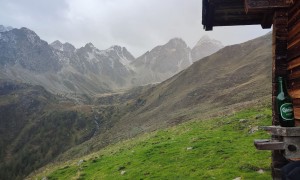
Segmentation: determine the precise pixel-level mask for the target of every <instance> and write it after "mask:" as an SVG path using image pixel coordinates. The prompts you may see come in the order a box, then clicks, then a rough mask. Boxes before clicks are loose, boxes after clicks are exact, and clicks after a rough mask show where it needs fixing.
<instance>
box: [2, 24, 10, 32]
mask: <svg viewBox="0 0 300 180" xmlns="http://www.w3.org/2000/svg"><path fill="white" fill-rule="evenodd" d="M12 29H13V27H11V26H7V27H5V26H3V25H0V32H5V31H10V30H12Z"/></svg>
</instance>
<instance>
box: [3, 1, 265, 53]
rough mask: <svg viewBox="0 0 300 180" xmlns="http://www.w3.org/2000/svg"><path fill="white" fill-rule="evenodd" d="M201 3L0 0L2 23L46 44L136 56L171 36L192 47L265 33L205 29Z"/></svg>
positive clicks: (257, 29)
mask: <svg viewBox="0 0 300 180" xmlns="http://www.w3.org/2000/svg"><path fill="white" fill-rule="evenodd" d="M201 6H202V1H201V0H188V1H187V0H163V1H162V0H151V1H149V0H51V1H46V0H18V1H17V0H0V24H3V25H6V26H8V25H11V26H13V27H22V26H25V27H28V28H30V29H32V30H34V31H35V32H36V33H37V34H38V35H40V37H41V38H42V39H45V40H46V41H48V42H52V41H54V40H56V39H58V40H61V41H62V42H65V41H67V42H70V43H71V44H74V45H75V46H76V47H80V46H84V45H85V44H86V43H88V42H92V43H93V44H94V45H95V46H96V47H98V48H99V49H106V48H108V47H110V46H111V45H115V44H118V45H122V46H125V47H127V48H128V50H129V51H131V52H132V53H133V54H134V55H135V56H139V55H141V54H142V53H144V52H146V51H147V50H151V49H152V48H154V47H155V46H157V45H160V44H164V43H166V42H167V41H168V40H169V39H171V38H173V37H181V38H182V39H184V40H185V41H186V42H187V44H188V45H189V46H193V45H194V44H196V42H197V41H198V40H199V39H200V37H201V36H202V35H204V34H208V35H209V36H211V37H213V38H215V39H218V40H221V41H222V42H223V43H224V44H232V43H240V42H243V41H245V40H248V39H251V38H254V37H257V36H259V35H262V34H265V33H266V32H267V31H263V30H261V28H260V27H259V26H256V27H253V26H247V27H226V28H214V31H212V32H205V31H204V30H203V27H202V24H201V21H202V20H201V14H202V13H201V11H202V9H201V8H202V7H201ZM268 31H270V30H268ZM237 32H238V33H237Z"/></svg>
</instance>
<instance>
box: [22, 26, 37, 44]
mask: <svg viewBox="0 0 300 180" xmlns="http://www.w3.org/2000/svg"><path fill="white" fill-rule="evenodd" d="M20 32H21V33H23V34H24V35H25V36H26V38H27V40H28V41H29V42H30V43H33V44H36V43H38V42H40V41H41V39H40V37H39V36H38V35H37V34H36V33H35V32H34V31H32V30H30V29H28V28H26V27H22V28H20Z"/></svg>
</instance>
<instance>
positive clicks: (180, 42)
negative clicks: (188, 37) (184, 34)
mask: <svg viewBox="0 0 300 180" xmlns="http://www.w3.org/2000/svg"><path fill="white" fill-rule="evenodd" d="M166 46H168V47H187V45H186V43H185V42H184V40H182V39H181V38H173V39H171V40H170V41H169V42H168V43H167V44H166Z"/></svg>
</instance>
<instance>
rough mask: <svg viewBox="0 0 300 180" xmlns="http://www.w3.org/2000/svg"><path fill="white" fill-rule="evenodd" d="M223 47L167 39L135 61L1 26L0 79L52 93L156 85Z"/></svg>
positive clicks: (113, 51) (113, 50)
mask: <svg viewBox="0 0 300 180" xmlns="http://www.w3.org/2000/svg"><path fill="white" fill-rule="evenodd" d="M222 47H223V45H222V44H221V43H220V42H219V41H216V40H213V39H210V38H209V37H208V36H205V37H203V38H201V39H200V40H199V42H198V43H197V44H196V46H195V47H194V48H193V49H191V48H189V47H188V46H187V45H186V43H185V42H184V41H183V40H182V39H180V38H174V39H171V40H170V41H169V42H167V43H166V44H164V45H161V46H157V47H155V48H153V49H152V50H151V51H148V52H146V53H145V54H143V55H142V56H140V57H137V58H135V57H134V56H133V55H132V54H131V53H130V52H129V51H128V50H127V49H126V48H125V47H120V46H112V47H110V48H108V49H106V50H99V49H98V48H96V47H95V46H94V45H93V44H92V43H87V44H86V45H85V46H84V47H81V48H79V49H76V48H75V47H74V46H73V45H72V44H70V43H68V42H66V43H61V42H60V41H58V40H57V41H54V42H53V43H51V44H48V43H47V42H46V41H44V40H42V39H40V37H39V36H38V35H37V34H36V33H35V32H34V31H32V30H30V29H28V28H20V29H13V28H11V27H4V26H1V27H0V59H1V62H0V69H1V72H0V78H4V79H11V80H17V81H20V82H26V83H30V84H35V85H42V86H43V87H45V88H46V89H47V90H48V91H50V92H52V93H56V94H71V93H77V94H90V95H93V94H97V93H106V92H112V91H114V90H116V89H124V88H125V89H126V88H130V87H134V86H140V85H145V84H151V83H157V82H162V81H164V80H166V79H167V78H170V77H171V76H173V75H175V74H176V73H178V72H180V71H181V70H183V69H185V68H186V67H188V66H190V65H191V64H192V63H193V62H194V61H196V60H199V59H201V58H203V57H204V56H208V55H210V54H212V53H214V52H216V51H218V50H219V49H221V48H222Z"/></svg>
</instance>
